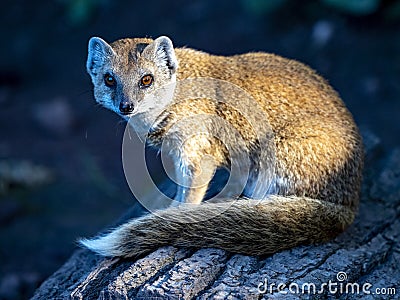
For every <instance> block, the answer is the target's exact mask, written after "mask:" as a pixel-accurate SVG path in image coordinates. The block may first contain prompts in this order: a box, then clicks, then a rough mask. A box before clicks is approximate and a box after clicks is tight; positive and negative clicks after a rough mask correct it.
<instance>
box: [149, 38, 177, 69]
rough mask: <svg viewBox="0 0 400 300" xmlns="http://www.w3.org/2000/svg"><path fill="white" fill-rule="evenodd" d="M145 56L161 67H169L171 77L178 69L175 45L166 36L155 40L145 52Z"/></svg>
mask: <svg viewBox="0 0 400 300" xmlns="http://www.w3.org/2000/svg"><path fill="white" fill-rule="evenodd" d="M143 56H145V57H148V58H149V59H151V60H153V61H155V62H156V64H157V66H159V67H167V68H168V69H169V70H170V72H171V75H172V74H174V73H175V72H176V70H177V68H178V61H177V59H176V56H175V50H174V45H173V44H172V41H171V40H170V39H169V38H168V37H166V36H160V37H159V38H157V39H155V40H154V42H153V43H151V44H150V45H148V46H147V47H146V48H145V49H144V51H143Z"/></svg>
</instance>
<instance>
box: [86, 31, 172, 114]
mask: <svg viewBox="0 0 400 300" xmlns="http://www.w3.org/2000/svg"><path fill="white" fill-rule="evenodd" d="M86 68H87V72H88V73H89V74H90V76H91V78H92V82H93V85H94V96H95V98H96V101H97V102H98V103H99V104H101V105H103V106H104V107H106V108H108V109H110V110H112V111H114V112H116V113H117V114H119V115H121V116H122V117H124V118H126V119H128V118H129V117H134V116H138V119H141V121H149V120H147V119H153V121H154V116H155V115H156V114H159V113H161V112H162V110H163V109H164V108H165V106H166V105H167V104H168V103H169V102H170V101H171V100H172V95H173V93H170V92H169V93H168V92H167V90H168V89H167V87H169V88H171V87H172V90H173V87H174V84H175V82H176V71H177V68H178V61H177V59H176V56H175V51H174V48H173V45H172V42H171V40H170V39H169V38H168V37H165V36H161V37H159V38H157V39H155V40H152V39H147V38H135V39H122V40H118V41H116V42H114V43H112V44H108V43H107V42H105V41H104V40H103V39H101V38H98V37H92V38H91V39H90V41H89V50H88V58H87V63H86ZM169 91H171V89H169ZM149 115H151V116H152V117H149Z"/></svg>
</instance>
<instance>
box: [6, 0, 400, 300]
mask: <svg viewBox="0 0 400 300" xmlns="http://www.w3.org/2000/svg"><path fill="white" fill-rule="evenodd" d="M328 2H335V1H322V0H321V1H295V0H286V1H284V0H282V1H278V0H275V1H263V0H234V1H232V0H221V1H211V0H204V1H199V0H194V1H183V0H176V1H161V0H159V1H140V2H139V1H126V0H122V1H107V0H101V1H93V0H57V1H48V0H43V1H26V0H15V1H11V0H6V1H3V2H2V10H1V12H0V25H1V27H0V28H1V29H0V30H1V37H2V43H1V48H0V53H1V55H0V137H1V138H0V233H1V234H0V244H1V247H0V262H1V263H0V299H25V298H28V297H30V296H31V295H32V294H33V291H34V289H35V288H36V287H38V286H39V285H40V283H41V282H42V281H43V280H44V279H45V278H46V277H48V276H49V275H51V274H52V273H53V272H54V271H55V270H57V269H58V268H59V267H60V265H61V264H62V263H63V262H64V261H65V260H66V259H67V258H68V257H69V256H70V254H71V253H72V251H73V249H74V248H75V246H76V244H75V241H76V239H77V238H78V237H83V236H85V237H88V236H91V235H94V234H96V233H97V232H98V231H100V230H101V229H102V228H104V227H105V226H106V225H107V224H110V223H112V222H113V221H115V220H116V219H117V218H118V217H119V216H120V215H122V214H123V212H124V211H126V210H127V209H128V208H129V207H131V206H132V205H133V203H134V201H133V196H132V194H131V192H130V190H129V187H128V185H127V183H126V180H125V178H124V173H123V168H122V161H121V144H122V135H123V133H124V128H125V123H124V122H122V121H121V120H120V118H119V117H118V116H117V115H115V114H113V113H111V112H108V111H106V110H105V109H103V108H101V107H99V106H97V105H96V104H95V101H94V98H93V94H92V85H91V82H90V78H89V76H88V75H87V74H86V70H85V62H86V54H87V42H88V40H89V38H90V37H91V36H100V37H102V38H104V39H105V40H107V41H113V40H115V39H118V38H122V37H145V36H148V37H153V38H155V37H158V36H160V35H167V36H169V37H170V38H171V39H172V40H173V41H174V44H175V46H179V47H181V46H187V47H191V48H196V49H201V50H204V51H207V52H210V53H214V54H221V55H230V54H238V53H244V52H249V51H265V52H272V53H276V54H279V55H282V56H285V57H289V58H293V59H296V60H299V61H301V62H304V63H306V64H308V65H310V66H311V67H313V68H314V69H316V70H317V71H318V73H320V74H321V75H323V76H324V77H325V78H326V79H328V81H329V82H330V83H331V84H332V86H333V87H334V88H335V89H336V90H337V91H338V92H339V93H340V95H341V96H342V99H343V100H344V102H345V103H346V105H347V106H348V108H349V109H350V111H351V112H352V113H353V115H354V118H355V120H356V122H357V123H358V124H359V126H360V127H361V128H368V129H369V130H371V131H372V132H374V133H375V134H376V135H377V136H379V137H380V138H381V139H382V145H383V147H384V149H390V148H393V147H394V146H396V145H397V146H398V145H399V140H398V138H399V136H400V122H399V120H400V84H399V80H400V1H396V0H391V1H390V0H382V1H380V2H379V1H371V2H376V3H378V5H377V6H371V7H358V8H357V7H356V8H349V7H346V6H343V4H340V3H339V2H344V1H336V2H337V3H339V4H335V5H334V4H330V5H328V4H327V3H328ZM351 2H352V1H351ZM361 2H363V3H365V2H368V1H361ZM266 3H269V4H266ZM137 143H138V147H141V145H140V142H139V140H138V141H137ZM138 159H142V158H138ZM147 160H148V162H150V163H149V164H150V165H151V166H150V167H154V168H157V166H158V162H157V158H156V153H149V157H148V158H147ZM137 172H138V180H140V178H141V174H142V173H141V172H144V170H139V169H138V171H137Z"/></svg>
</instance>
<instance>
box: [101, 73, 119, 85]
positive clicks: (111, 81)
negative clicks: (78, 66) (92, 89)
mask: <svg viewBox="0 0 400 300" xmlns="http://www.w3.org/2000/svg"><path fill="white" fill-rule="evenodd" d="M104 83H105V84H106V86H108V87H114V86H115V84H116V81H115V78H114V76H112V75H111V74H109V73H107V74H106V75H104Z"/></svg>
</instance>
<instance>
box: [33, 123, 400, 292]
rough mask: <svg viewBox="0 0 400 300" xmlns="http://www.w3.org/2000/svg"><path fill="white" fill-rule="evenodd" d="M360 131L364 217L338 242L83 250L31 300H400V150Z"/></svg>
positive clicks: (358, 219)
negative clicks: (120, 252) (265, 251)
mask: <svg viewBox="0 0 400 300" xmlns="http://www.w3.org/2000/svg"><path fill="white" fill-rule="evenodd" d="M363 136H364V143H365V147H366V167H365V175H364V184H363V191H362V199H361V205H360V210H359V215H358V216H357V218H356V221H355V222H354V224H353V225H352V226H351V227H350V228H349V229H348V230H346V232H345V233H343V234H342V235H340V236H339V237H337V238H336V239H335V240H332V241H330V242H328V243H325V244H322V245H318V246H302V247H297V248H294V249H291V250H288V251H282V252H279V253H276V254H274V255H272V256H269V257H251V256H245V255H237V254H232V253H228V252H226V251H223V250H219V249H211V248H209V249H177V248H174V247H164V248H160V249H158V250H156V251H154V252H153V253H151V254H149V255H147V256H145V257H143V258H141V259H138V260H136V261H135V260H123V259H109V258H102V257H99V256H96V255H94V254H93V253H91V252H90V251H86V250H82V249H79V250H76V251H75V253H74V254H73V255H72V256H71V258H70V259H69V260H68V261H67V262H66V263H65V264H64V265H63V266H62V267H61V268H60V269H59V270H58V271H57V272H56V273H54V274H53V275H52V276H51V277H50V278H48V279H47V280H46V281H45V282H44V283H43V284H42V285H41V287H40V288H39V289H38V290H37V291H36V293H35V295H34V297H33V299H35V300H39V299H287V298H288V297H289V298H290V299H305V298H306V299H307V298H308V299H332V298H341V299H359V298H360V299H361V298H363V299H400V267H399V266H400V218H399V216H400V148H396V149H392V150H391V152H390V153H384V152H383V151H381V149H380V143H379V139H378V138H377V137H376V136H374V135H373V134H372V133H370V132H368V131H364V134H363ZM133 210H134V209H133ZM134 214H135V212H133V211H132V212H131V213H130V215H134ZM127 217H129V215H128V216H126V217H125V218H123V219H126V218H127ZM329 282H332V284H333V285H332V286H331V288H332V289H333V290H331V291H330V290H329V287H328V286H327V285H325V287H324V286H323V284H324V283H325V284H328V283H329ZM335 283H336V285H335ZM349 283H355V284H357V285H358V286H359V287H360V292H359V293H357V286H356V285H352V286H353V288H354V290H353V289H352V287H351V286H350V285H349ZM279 284H282V285H281V287H282V288H281V291H280V292H279V291H278V285H279ZM310 284H311V285H310ZM283 285H284V286H283ZM313 286H315V287H316V291H315V293H314V291H313ZM335 286H336V289H337V292H336V293H334V288H335ZM341 286H342V290H341ZM346 286H347V287H348V289H347V292H346ZM363 286H364V288H365V289H366V292H363V291H362V288H363ZM297 287H299V292H298V293H294V294H292V292H293V291H294V292H295V291H296V288H297ZM307 287H308V288H307ZM321 287H324V288H323V291H322V292H321ZM265 289H266V290H265ZM271 289H272V290H271ZM303 289H304V291H303V293H302V290H303ZM271 292H272V293H271ZM379 292H380V293H381V294H380V295H378V293H379ZM368 293H369V294H368ZM382 293H386V295H383V294H382ZM288 294H289V295H288Z"/></svg>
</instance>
